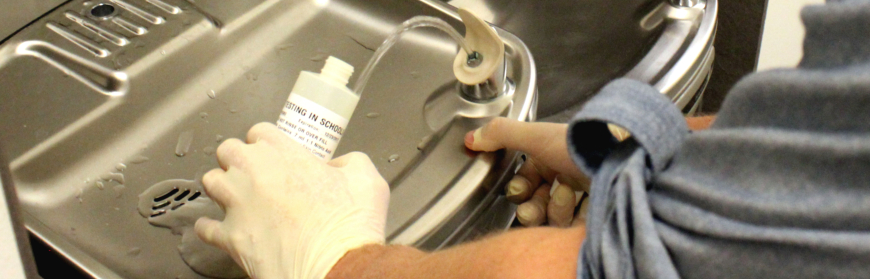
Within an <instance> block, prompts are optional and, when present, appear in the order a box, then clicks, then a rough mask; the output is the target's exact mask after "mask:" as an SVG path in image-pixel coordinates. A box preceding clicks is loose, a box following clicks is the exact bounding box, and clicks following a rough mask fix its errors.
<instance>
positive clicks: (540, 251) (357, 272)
mask: <svg viewBox="0 0 870 279" xmlns="http://www.w3.org/2000/svg"><path fill="white" fill-rule="evenodd" d="M585 236H586V231H585V229H584V228H583V227H574V228H569V229H557V228H529V229H518V230H514V231H510V232H507V233H504V234H500V235H496V236H492V237H488V238H485V239H483V240H479V241H474V242H471V243H467V244H463V245H460V246H457V247H454V248H450V249H447V250H442V251H438V252H432V253H426V252H422V251H420V250H417V249H414V248H411V247H407V246H382V245H368V246H364V247H361V248H358V249H355V250H352V251H349V252H348V253H347V254H346V255H345V256H344V257H343V258H342V259H341V260H340V261H339V262H338V263H337V264H336V265H335V267H333V269H332V271H331V272H330V273H329V275H328V276H327V278H574V277H575V276H576V269H577V256H578V254H579V251H580V246H581V244H582V243H583V239H584V238H585Z"/></svg>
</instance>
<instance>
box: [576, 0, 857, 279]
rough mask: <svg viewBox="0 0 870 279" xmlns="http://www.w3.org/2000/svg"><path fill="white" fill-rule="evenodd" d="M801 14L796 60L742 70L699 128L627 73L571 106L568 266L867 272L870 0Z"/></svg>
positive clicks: (736, 272) (620, 271) (674, 271)
mask: <svg viewBox="0 0 870 279" xmlns="http://www.w3.org/2000/svg"><path fill="white" fill-rule="evenodd" d="M801 17H802V19H803V21H804V23H805V25H806V26H807V32H806V39H805V42H804V58H803V60H802V61H801V63H800V65H799V67H798V68H796V69H779V70H773V71H767V72H763V73H758V74H754V75H751V76H749V77H747V78H745V79H743V80H742V81H741V82H740V83H738V84H737V85H736V86H735V87H734V88H733V89H732V91H731V92H730V93H729V95H728V98H727V99H726V100H725V103H724V104H723V107H722V110H721V111H720V112H719V114H718V116H717V119H716V121H715V123H714V125H713V126H712V127H711V128H710V129H708V130H705V131H700V132H694V133H689V132H688V130H687V128H686V124H685V121H684V120H683V118H682V116H681V115H680V114H679V111H677V109H676V108H675V107H674V106H673V105H670V102H669V100H668V99H667V98H665V97H664V96H662V95H661V94H659V93H658V92H656V91H655V90H654V89H652V88H651V87H649V86H647V85H644V84H642V83H640V82H636V81H629V80H618V81H614V82H613V83H612V84H610V85H608V86H606V87H605V88H603V89H602V90H601V92H600V93H599V94H598V95H597V96H596V97H594V98H593V99H592V100H590V101H589V102H588V103H587V105H586V106H585V107H584V109H583V110H581V111H580V112H579V113H578V114H577V116H575V118H574V120H573V122H572V124H571V125H570V126H569V133H568V141H569V151H570V152H571V153H572V155H573V156H574V160H575V163H576V164H577V166H578V167H579V168H580V169H581V170H582V171H584V172H585V173H586V174H587V175H589V176H590V177H592V188H591V191H590V202H591V204H590V207H589V212H588V215H587V238H586V241H585V242H584V244H583V247H582V249H581V251H580V255H579V259H578V269H577V277H578V278H680V277H685V278H748V277H751V278H832V277H848V278H870V1H866V0H865V1H858V0H841V1H828V3H827V5H820V6H810V7H807V8H805V9H804V10H803V11H802V13H801ZM606 123H612V124H616V125H619V126H622V127H623V128H625V129H626V130H628V131H629V132H630V133H631V134H632V138H629V139H628V140H626V141H623V142H618V141H616V140H615V139H614V138H613V136H612V135H610V132H609V131H608V130H607V128H606Z"/></svg>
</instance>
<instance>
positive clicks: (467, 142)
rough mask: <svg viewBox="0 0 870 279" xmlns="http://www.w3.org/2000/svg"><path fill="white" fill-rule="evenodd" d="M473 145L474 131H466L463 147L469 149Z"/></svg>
mask: <svg viewBox="0 0 870 279" xmlns="http://www.w3.org/2000/svg"><path fill="white" fill-rule="evenodd" d="M475 131H476V130H475ZM473 145H474V131H468V133H465V147H468V148H471V147H472V146H473Z"/></svg>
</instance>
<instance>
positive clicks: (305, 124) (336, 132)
mask: <svg viewBox="0 0 870 279" xmlns="http://www.w3.org/2000/svg"><path fill="white" fill-rule="evenodd" d="M352 74H353V66H351V65H350V64H347V63H346V62H344V61H341V60H339V59H338V58H335V57H332V56H330V57H329V58H327V59H326V64H325V65H323V69H322V70H320V74H317V73H312V72H308V71H302V72H301V73H299V78H298V79H297V80H296V84H295V85H294V86H293V90H292V91H290V97H288V98H287V102H286V103H285V104H284V110H283V111H282V112H281V116H279V117H278V128H279V129H281V130H283V131H284V132H285V133H287V135H288V136H290V137H291V138H293V139H294V140H296V141H297V142H299V143H301V144H302V146H303V147H305V149H308V151H311V153H313V154H314V155H315V156H317V157H318V158H320V159H322V160H323V161H329V160H330V159H332V155H333V154H334V153H335V148H336V147H338V142H339V141H340V140H341V136H342V135H343V134H344V132H345V130H346V129H347V123H348V121H350V117H351V116H352V115H353V111H354V109H356V104H357V103H358V102H359V96H358V95H356V94H354V93H353V91H351V90H350V89H349V88H347V81H348V79H349V78H350V76H351V75H352Z"/></svg>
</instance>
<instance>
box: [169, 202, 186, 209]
mask: <svg viewBox="0 0 870 279" xmlns="http://www.w3.org/2000/svg"><path fill="white" fill-rule="evenodd" d="M182 205H184V203H179V204H176V205H173V206H172V210H176V209H178V208H179V207H181V206H182Z"/></svg>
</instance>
